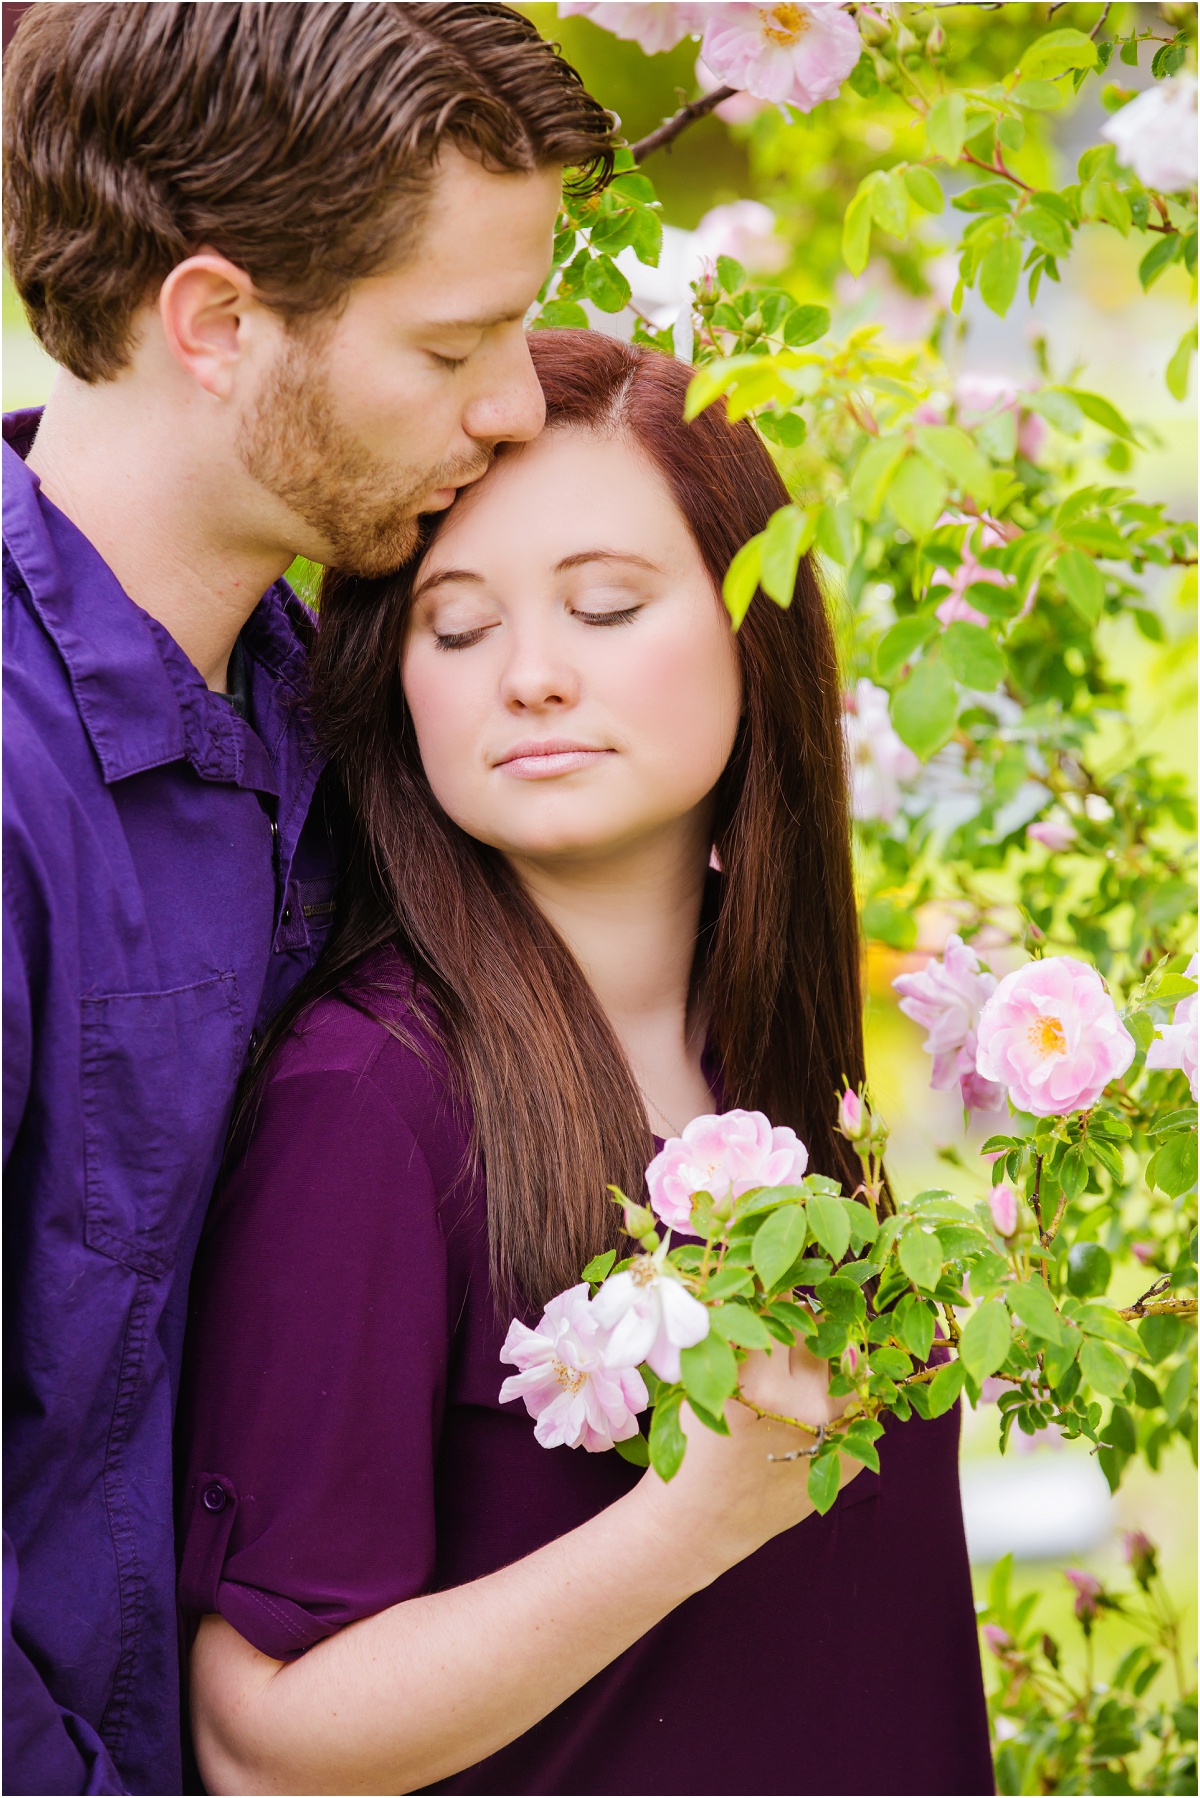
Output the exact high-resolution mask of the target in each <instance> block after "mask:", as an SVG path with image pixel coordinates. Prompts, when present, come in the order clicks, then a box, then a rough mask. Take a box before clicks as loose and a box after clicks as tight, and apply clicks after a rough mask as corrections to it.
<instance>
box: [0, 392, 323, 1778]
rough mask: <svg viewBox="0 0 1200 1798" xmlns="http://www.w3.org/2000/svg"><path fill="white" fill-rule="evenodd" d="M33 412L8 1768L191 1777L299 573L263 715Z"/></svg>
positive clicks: (9, 1344)
mask: <svg viewBox="0 0 1200 1798" xmlns="http://www.w3.org/2000/svg"><path fill="white" fill-rule="evenodd" d="M37 419H38V414H37V413H24V414H15V415H13V416H12V417H11V418H9V419H6V421H5V437H6V442H5V446H4V1177H5V1209H4V1252H5V1266H6V1275H7V1295H6V1306H5V1357H6V1395H5V1419H4V1493H5V1516H6V1529H7V1532H8V1535H7V1536H6V1541H5V1624H6V1645H5V1656H4V1724H5V1769H4V1772H5V1789H6V1790H8V1791H11V1792H31V1793H43V1792H46V1793H57V1792H84V1791H87V1792H124V1791H130V1792H152V1793H164V1792H177V1791H179V1789H180V1782H181V1771H180V1749H179V1696H178V1651H177V1620H176V1612H175V1601H174V1593H175V1556H174V1543H173V1532H172V1500H171V1429H172V1411H173V1404H174V1396H175V1392H176V1389H177V1385H178V1374H179V1363H180V1359H181V1354H182V1339H183V1326H184V1322H185V1318H186V1287H187V1279H188V1274H189V1270H190V1266H191V1261H192V1256H193V1252H194V1248H195V1243H196V1239H197V1237H198V1235H199V1230H200V1225H201V1222H202V1219H203V1210H204V1205H205V1202H206V1200H207V1199H208V1196H209V1193H210V1191H211V1187H212V1183H213V1180H214V1178H215V1175H216V1170H217V1164H218V1161H219V1158H220V1154H221V1150H222V1144H223V1140H224V1136H225V1131H226V1126H227V1123H228V1118H229V1110H230V1105H231V1101H232V1098H233V1092H234V1087H235V1084H236V1081H237V1078H238V1075H239V1072H240V1070H241V1067H242V1063H243V1060H244V1057H245V1053H246V1048H247V1043H248V1041H249V1039H250V1035H251V1032H252V1030H253V1029H254V1028H255V1026H256V1023H258V1022H261V1021H262V1020H264V1019H265V1018H266V1016H267V1015H268V1013H269V1012H270V1011H271V1010H272V1009H273V1008H274V1007H275V1006H277V1005H278V1003H279V1001H280V1000H281V999H282V997H283V996H284V994H285V993H286V992H287V991H288V990H289V988H290V987H291V985H292V984H293V983H294V982H295V981H296V979H297V978H298V977H299V975H300V974H301V973H302V972H303V971H304V970H305V969H306V968H307V967H308V966H309V964H310V963H311V961H312V960H313V958H314V956H315V954H316V952H317V949H318V947H319V944H320V940H321V937H322V935H323V934H324V931H325V929H326V928H327V926H328V922H329V913H330V911H331V910H332V891H333V887H332V870H331V864H330V860H329V851H328V842H327V837H326V833H325V831H324V829H323V827H322V826H321V825H320V824H319V823H318V822H317V820H316V816H315V810H314V823H313V825H312V826H311V827H309V828H308V829H307V830H306V829H305V828H304V827H305V819H306V815H307V814H308V812H309V808H310V800H311V799H312V796H313V792H314V788H315V786H316V783H317V778H318V774H319V771H320V761H319V758H318V756H317V754H316V751H315V749H314V745H313V742H312V739H311V735H310V733H309V731H308V729H307V727H306V725H305V723H304V720H303V715H302V713H301V712H300V711H299V710H298V709H297V700H298V698H299V696H300V694H301V691H302V688H303V682H304V667H305V662H304V650H303V645H302V641H301V637H300V634H299V629H298V627H299V623H300V618H301V608H300V605H299V601H297V600H296V599H295V597H294V596H293V595H292V594H291V593H290V592H289V590H288V589H287V588H286V587H284V586H283V585H282V583H281V584H280V585H279V586H278V587H276V588H273V589H272V590H271V591H270V592H269V593H268V594H267V595H266V596H265V597H264V598H263V600H262V601H261V602H260V604H259V606H258V608H257V610H256V611H255V613H254V615H253V617H252V618H251V620H250V622H249V624H248V625H247V627H246V630H245V633H244V637H243V642H244V646H245V652H246V661H247V664H248V668H249V676H250V691H251V709H252V719H253V728H251V727H250V726H249V725H248V724H246V723H243V722H242V720H241V719H239V718H238V717H237V716H236V714H235V712H234V710H233V708H232V707H231V705H230V704H229V702H228V701H227V700H226V699H224V698H222V697H221V696H220V695H218V694H214V693H210V692H209V690H208V689H207V687H206V686H205V685H204V682H203V681H202V680H201V678H200V676H199V674H198V673H197V671H196V669H195V668H194V667H193V666H192V665H191V663H190V662H189V661H188V660H187V659H186V657H185V656H184V655H183V652H182V651H181V650H180V649H179V647H178V645H177V644H176V643H175V642H174V641H173V640H172V638H171V637H170V636H169V635H168V634H167V632H166V631H165V630H163V629H162V627H161V626H160V625H158V624H157V623H155V621H154V620H153V619H151V618H150V617H148V616H147V614H146V613H145V612H143V611H142V610H141V609H140V608H139V607H137V606H136V605H134V604H133V602H132V601H131V600H130V599H129V598H128V596H127V595H126V594H125V593H124V592H123V590H122V589H121V587H120V586H119V584H118V582H117V580H116V578H115V576H114V575H113V574H112V572H111V570H110V569H109V568H108V567H107V565H106V564H105V563H104V562H103V561H102V560H101V558H100V556H99V555H98V554H97V552H96V551H95V550H94V549H93V547H92V546H91V544H90V543H89V542H88V541H87V540H86V538H84V537H83V536H82V535H81V533H80V532H79V531H78V530H77V529H76V528H75V526H74V525H72V524H71V523H70V521H69V520H68V519H67V518H66V517H64V515H63V514H62V513H61V512H59V511H58V510H57V508H56V507H54V506H53V505H51V504H50V503H49V502H48V501H47V500H46V499H45V498H43V496H42V495H41V493H40V491H39V487H38V482H37V480H36V477H35V476H34V475H32V474H31V473H30V471H29V470H28V469H27V468H26V467H25V464H24V462H23V460H22V457H23V455H24V454H25V453H26V452H27V450H28V447H29V444H30V443H31V441H32V438H33V434H34V432H35V430H36V427H37ZM9 1538H11V1541H10V1540H9Z"/></svg>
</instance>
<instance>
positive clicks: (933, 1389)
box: [928, 1358, 999, 1417]
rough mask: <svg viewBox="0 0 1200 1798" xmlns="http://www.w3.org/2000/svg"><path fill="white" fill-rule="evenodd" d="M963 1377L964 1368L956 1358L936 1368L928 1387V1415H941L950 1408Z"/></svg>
mask: <svg viewBox="0 0 1200 1798" xmlns="http://www.w3.org/2000/svg"><path fill="white" fill-rule="evenodd" d="M997 1365H999V1363H997ZM965 1377H966V1368H965V1367H964V1365H963V1363H962V1361H960V1360H958V1359H957V1358H956V1359H955V1360H953V1361H947V1362H946V1364H945V1366H944V1367H939V1368H938V1370H937V1372H936V1373H935V1374H934V1376H933V1378H932V1380H930V1382H929V1387H928V1395H929V1415H930V1417H941V1416H942V1414H943V1412H945V1411H948V1410H949V1409H950V1407H951V1405H952V1404H953V1403H954V1401H955V1399H956V1398H957V1397H958V1395H959V1393H960V1392H961V1391H962V1389H963V1380H964V1379H965Z"/></svg>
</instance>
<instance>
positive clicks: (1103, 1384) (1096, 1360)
mask: <svg viewBox="0 0 1200 1798" xmlns="http://www.w3.org/2000/svg"><path fill="white" fill-rule="evenodd" d="M1079 1366H1080V1371H1081V1372H1082V1374H1083V1377H1084V1379H1085V1380H1086V1381H1087V1383H1088V1385H1089V1386H1090V1387H1091V1388H1092V1391H1093V1392H1099V1393H1102V1394H1103V1396H1104V1397H1105V1398H1121V1397H1122V1396H1123V1395H1124V1392H1125V1388H1126V1386H1127V1385H1128V1384H1129V1369H1128V1368H1127V1367H1126V1365H1125V1363H1124V1361H1122V1359H1121V1357H1120V1355H1118V1354H1117V1351H1116V1350H1115V1349H1111V1348H1109V1346H1108V1344H1107V1343H1105V1342H1096V1341H1094V1340H1093V1338H1092V1337H1090V1336H1089V1337H1088V1338H1087V1339H1086V1340H1085V1342H1084V1345H1083V1347H1082V1348H1081V1349H1080V1351H1079Z"/></svg>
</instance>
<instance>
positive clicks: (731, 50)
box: [701, 0, 862, 112]
mask: <svg viewBox="0 0 1200 1798" xmlns="http://www.w3.org/2000/svg"><path fill="white" fill-rule="evenodd" d="M705 10H706V11H707V13H708V22H707V25H706V27H705V31H704V42H703V45H702V47H701V54H702V56H703V57H704V60H705V62H706V63H707V64H708V67H709V68H710V69H711V70H712V72H713V74H714V75H715V76H716V77H717V79H718V81H720V82H721V83H722V84H723V85H724V86H726V87H736V88H742V89H744V90H745V91H746V92H747V93H750V94H753V95H754V96H755V98H756V99H758V100H773V101H774V102H775V103H776V105H787V106H795V107H796V108H798V110H799V111H800V112H811V111H812V109H813V107H814V106H816V105H817V104H818V102H820V101H821V100H832V99H833V97H834V95H835V94H836V93H837V92H838V90H839V88H840V87H841V85H842V83H843V81H845V79H846V77H847V75H849V73H850V71H851V69H852V68H853V67H854V65H855V63H856V62H857V61H858V59H859V57H860V56H861V54H862V39H861V38H860V37H859V35H858V26H857V25H856V24H855V23H854V20H853V19H852V18H851V17H850V15H849V13H847V12H845V11H843V9H842V8H841V7H840V6H834V5H831V4H828V0H826V3H825V4H822V5H818V6H798V5H792V4H787V5H777V6H752V5H747V4H740V3H737V0H735V3H734V4H732V5H724V6H720V5H718V6H710V7H707V8H706V9H705Z"/></svg>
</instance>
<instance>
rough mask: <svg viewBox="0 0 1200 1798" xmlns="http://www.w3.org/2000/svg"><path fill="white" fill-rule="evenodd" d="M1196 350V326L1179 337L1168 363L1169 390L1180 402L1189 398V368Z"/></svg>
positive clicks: (1173, 397)
mask: <svg viewBox="0 0 1200 1798" xmlns="http://www.w3.org/2000/svg"><path fill="white" fill-rule="evenodd" d="M1195 351H1196V327H1195V325H1193V326H1192V328H1191V330H1190V331H1185V332H1184V334H1183V336H1182V337H1181V338H1180V339H1179V343H1178V345H1177V346H1176V349H1175V353H1174V355H1173V356H1172V357H1171V360H1170V361H1169V362H1168V363H1167V392H1168V393H1169V394H1170V395H1171V398H1172V399H1173V400H1179V401H1180V403H1181V404H1182V402H1183V401H1184V400H1185V399H1186V398H1187V385H1188V370H1189V369H1190V368H1191V366H1192V357H1193V355H1194V354H1195Z"/></svg>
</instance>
